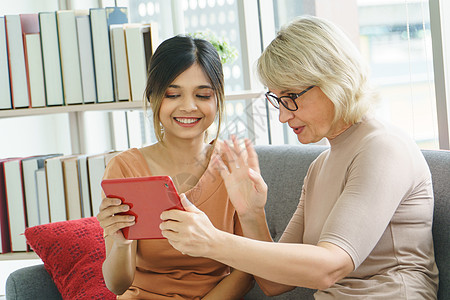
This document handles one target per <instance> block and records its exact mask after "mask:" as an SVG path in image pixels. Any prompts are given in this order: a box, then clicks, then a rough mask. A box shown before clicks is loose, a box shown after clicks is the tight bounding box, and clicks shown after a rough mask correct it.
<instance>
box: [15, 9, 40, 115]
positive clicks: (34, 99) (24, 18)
mask: <svg viewBox="0 0 450 300" xmlns="http://www.w3.org/2000/svg"><path fill="white" fill-rule="evenodd" d="M19 17H20V24H21V26H22V37H23V48H24V53H25V67H26V72H27V83H28V90H29V101H30V103H31V107H43V106H45V83H44V69H43V65H42V51H41V37H40V29H39V16H38V14H20V15H19Z"/></svg>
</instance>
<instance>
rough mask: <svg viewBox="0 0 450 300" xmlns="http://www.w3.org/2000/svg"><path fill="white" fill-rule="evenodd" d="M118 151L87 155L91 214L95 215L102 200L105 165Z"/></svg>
mask: <svg viewBox="0 0 450 300" xmlns="http://www.w3.org/2000/svg"><path fill="white" fill-rule="evenodd" d="M117 153H118V152H114V151H111V152H106V153H99V154H93V155H88V156H87V169H88V175H89V189H90V197H91V208H92V215H93V216H96V215H97V214H98V212H99V208H100V203H101V202H102V198H103V197H102V188H101V182H102V178H103V174H104V173H105V167H106V165H107V163H108V162H109V160H110V159H111V158H112V157H114V155H116V154H117Z"/></svg>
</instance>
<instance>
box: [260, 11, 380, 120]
mask: <svg viewBox="0 0 450 300" xmlns="http://www.w3.org/2000/svg"><path fill="white" fill-rule="evenodd" d="M257 71H258V76H259V78H260V80H261V82H262V83H263V84H264V85H265V86H267V87H271V88H277V89H281V90H285V89H299V88H306V87H308V86H311V85H315V86H318V87H319V88H320V89H321V90H322V92H323V93H324V94H325V95H326V96H327V97H328V98H329V99H330V100H331V101H332V102H333V104H334V107H335V118H334V121H337V120H340V119H343V120H344V122H346V123H350V124H353V123H356V122H358V121H360V120H361V118H362V116H363V115H364V114H365V113H367V112H368V111H369V109H370V107H371V105H372V103H373V102H375V101H376V99H377V96H376V94H375V93H374V92H373V90H372V88H371V87H370V85H369V82H368V77H369V76H368V73H369V72H368V68H367V66H366V65H365V64H364V63H363V60H362V58H361V56H360V53H359V51H358V50H357V49H356V47H355V46H354V45H353V43H352V42H351V41H350V39H349V38H348V37H347V36H346V35H345V34H344V33H343V32H342V31H341V30H340V29H339V28H338V27H337V26H335V25H334V24H332V23H331V22H329V21H327V20H324V19H321V18H318V17H313V16H302V17H299V18H297V19H295V20H293V21H292V22H291V23H289V24H288V25H287V26H285V27H283V28H282V29H281V30H280V31H279V32H278V34H277V36H276V38H275V39H274V40H273V41H272V42H271V43H270V45H269V46H268V47H267V48H266V49H265V50H264V52H263V53H262V55H261V57H260V58H259V59H258V63H257Z"/></svg>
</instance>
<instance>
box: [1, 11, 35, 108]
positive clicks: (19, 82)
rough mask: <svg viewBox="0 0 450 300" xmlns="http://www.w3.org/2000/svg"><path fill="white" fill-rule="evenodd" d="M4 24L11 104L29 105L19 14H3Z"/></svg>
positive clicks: (15, 105) (19, 106)
mask: <svg viewBox="0 0 450 300" xmlns="http://www.w3.org/2000/svg"><path fill="white" fill-rule="evenodd" d="M5 24H6V25H5V28H6V44H7V49H8V66H9V78H10V88H11V100H12V106H13V108H23V107H30V100H29V95H28V93H29V91H28V84H27V72H26V67H25V55H24V50H23V39H22V27H21V23H20V17H19V15H5Z"/></svg>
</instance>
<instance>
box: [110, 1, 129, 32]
mask: <svg viewBox="0 0 450 300" xmlns="http://www.w3.org/2000/svg"><path fill="white" fill-rule="evenodd" d="M105 12H106V22H107V24H108V27H109V28H111V25H115V24H125V23H128V7H126V6H123V7H120V6H112V7H105Z"/></svg>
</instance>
